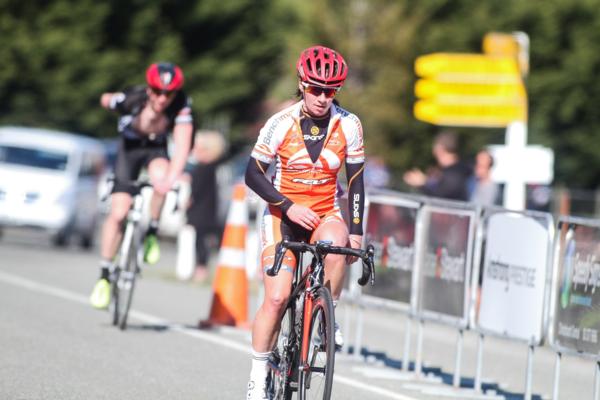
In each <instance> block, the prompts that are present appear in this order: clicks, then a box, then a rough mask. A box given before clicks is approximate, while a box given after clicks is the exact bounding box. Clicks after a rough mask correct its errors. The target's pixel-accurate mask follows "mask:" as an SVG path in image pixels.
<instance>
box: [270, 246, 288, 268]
mask: <svg viewBox="0 0 600 400" xmlns="http://www.w3.org/2000/svg"><path fill="white" fill-rule="evenodd" d="M284 254H285V248H284V246H282V245H281V243H277V245H276V246H275V259H274V260H273V265H272V266H271V268H268V269H267V275H269V276H275V275H277V274H278V273H279V269H280V268H281V263H282V262H283V255H284Z"/></svg>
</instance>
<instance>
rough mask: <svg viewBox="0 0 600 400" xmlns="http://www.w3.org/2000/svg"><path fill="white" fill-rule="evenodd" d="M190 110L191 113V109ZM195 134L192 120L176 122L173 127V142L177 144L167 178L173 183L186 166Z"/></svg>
mask: <svg viewBox="0 0 600 400" xmlns="http://www.w3.org/2000/svg"><path fill="white" fill-rule="evenodd" d="M189 112H190V113H191V110H190V111H189ZM193 134H194V128H193V123H192V122H191V120H190V121H189V122H180V123H176V124H175V127H174V128H173V142H174V144H175V146H174V150H173V157H172V158H171V162H170V163H169V172H168V174H167V179H168V180H169V182H170V183H171V184H172V183H175V181H176V180H177V179H178V178H179V176H180V175H181V173H182V172H183V169H184V168H185V164H186V162H187V159H188V156H189V153H190V148H191V146H192V135H193Z"/></svg>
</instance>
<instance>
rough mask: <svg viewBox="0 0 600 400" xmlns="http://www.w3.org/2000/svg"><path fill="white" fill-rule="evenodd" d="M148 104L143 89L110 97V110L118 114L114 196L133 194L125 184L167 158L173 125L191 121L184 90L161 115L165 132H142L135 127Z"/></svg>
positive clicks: (188, 101) (127, 91) (188, 104)
mask: <svg viewBox="0 0 600 400" xmlns="http://www.w3.org/2000/svg"><path fill="white" fill-rule="evenodd" d="M147 101H148V95H147V93H146V86H135V87H132V88H129V89H126V90H124V91H123V92H119V93H115V94H114V95H113V96H112V98H111V101H110V104H109V108H110V109H111V110H114V111H116V112H118V113H119V114H120V117H119V122H118V132H119V134H120V136H121V142H120V144H119V149H118V153H117V160H116V165H115V172H114V173H115V184H114V187H113V193H115V192H125V193H130V194H133V187H132V186H131V185H130V184H129V183H128V182H131V181H134V180H136V179H137V178H138V175H139V174H140V171H141V170H142V168H144V167H145V166H147V165H148V164H149V163H150V161H152V160H154V159H155V158H166V159H168V158H169V156H168V152H167V138H168V135H169V133H170V132H172V131H173V128H174V126H175V125H176V124H181V123H186V124H188V123H193V122H194V121H193V116H192V112H191V99H189V98H188V97H187V96H186V95H185V93H184V92H183V91H178V92H177V93H176V94H175V98H174V99H173V101H172V102H171V104H170V105H169V106H168V107H167V109H166V110H165V112H164V115H165V116H166V117H167V121H168V123H167V125H166V127H165V129H164V131H162V132H156V133H152V134H147V133H141V132H140V131H139V130H138V129H137V128H136V127H137V126H139V119H140V114H141V111H142V110H143V109H144V106H145V105H146V102H147Z"/></svg>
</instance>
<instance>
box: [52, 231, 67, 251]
mask: <svg viewBox="0 0 600 400" xmlns="http://www.w3.org/2000/svg"><path fill="white" fill-rule="evenodd" d="M52 244H53V245H54V246H56V247H66V246H67V245H68V244H69V234H68V232H63V231H61V232H58V233H57V234H56V235H54V236H53V237H52Z"/></svg>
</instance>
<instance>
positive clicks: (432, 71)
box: [415, 53, 520, 79]
mask: <svg viewBox="0 0 600 400" xmlns="http://www.w3.org/2000/svg"><path fill="white" fill-rule="evenodd" d="M415 72H416V73H417V75H418V76H421V77H424V78H430V77H438V76H440V75H447V74H450V75H452V74H459V75H462V76H465V77H467V79H468V76H473V75H475V76H476V75H481V74H483V75H488V78H491V77H489V75H490V74H494V75H512V76H515V75H519V74H520V73H519V67H518V66H517V62H516V60H515V59H514V58H512V57H506V56H490V55H484V54H468V53H433V54H427V55H424V56H421V57H418V58H417V60H416V61H415ZM498 78H501V77H500V76H498Z"/></svg>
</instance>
